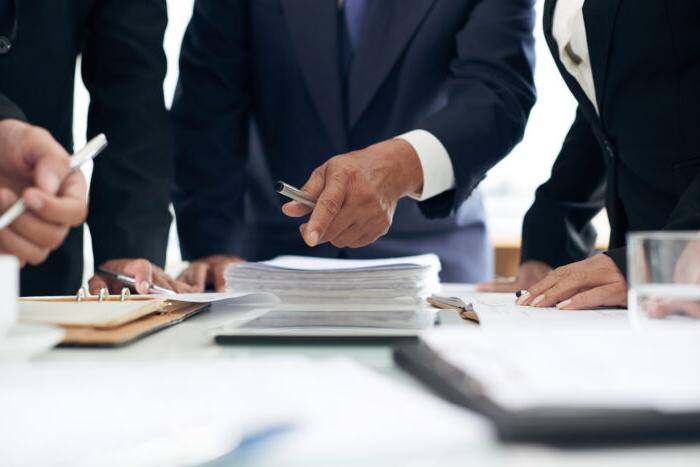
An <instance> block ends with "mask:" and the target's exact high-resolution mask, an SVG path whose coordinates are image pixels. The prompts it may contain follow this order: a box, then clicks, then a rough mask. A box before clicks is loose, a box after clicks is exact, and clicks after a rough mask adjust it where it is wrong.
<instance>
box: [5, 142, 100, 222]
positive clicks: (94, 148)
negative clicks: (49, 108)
mask: <svg viewBox="0 0 700 467" xmlns="http://www.w3.org/2000/svg"><path fill="white" fill-rule="evenodd" d="M106 147H107V137H106V136H105V135H103V134H99V135H97V136H95V137H94V138H93V139H91V140H90V141H89V142H88V143H87V144H86V145H85V147H83V149H81V150H80V151H78V152H76V153H75V154H74V155H73V157H71V159H70V166H69V167H70V171H69V172H68V173H69V174H72V173H73V172H76V171H78V170H80V167H81V166H82V165H83V164H85V163H86V162H89V161H91V160H93V159H94V158H95V157H97V155H98V154H99V153H101V152H102V151H104V149H105V148H106ZM26 210H27V206H26V205H25V204H24V200H22V199H20V200H18V201H17V202H16V203H15V204H13V205H12V206H10V208H9V209H8V210H7V211H5V212H4V213H2V216H0V230H2V229H4V228H6V227H7V226H9V225H10V224H12V223H13V222H14V221H15V219H17V218H18V217H19V216H21V215H22V214H24V211H26Z"/></svg>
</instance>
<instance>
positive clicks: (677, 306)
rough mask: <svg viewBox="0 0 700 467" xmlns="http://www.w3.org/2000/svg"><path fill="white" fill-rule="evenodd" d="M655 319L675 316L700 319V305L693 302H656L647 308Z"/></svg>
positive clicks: (650, 315)
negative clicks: (682, 315)
mask: <svg viewBox="0 0 700 467" xmlns="http://www.w3.org/2000/svg"><path fill="white" fill-rule="evenodd" d="M645 311H646V312H647V313H648V314H649V317H650V318H653V319H664V318H667V317H668V316H671V315H674V314H685V315H688V316H690V317H693V318H700V303H698V302H694V301H691V300H655V301H654V302H653V303H650V304H648V305H647V306H646V307H645Z"/></svg>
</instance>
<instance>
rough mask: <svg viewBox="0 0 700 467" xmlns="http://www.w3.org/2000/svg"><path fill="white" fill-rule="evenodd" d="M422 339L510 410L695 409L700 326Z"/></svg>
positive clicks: (440, 334) (467, 333) (445, 333)
mask: <svg viewBox="0 0 700 467" xmlns="http://www.w3.org/2000/svg"><path fill="white" fill-rule="evenodd" d="M423 339H424V340H425V341H426V342H427V343H428V344H429V345H430V346H431V347H432V348H433V349H435V350H436V351H437V352H439V353H440V354H441V355H442V356H443V358H445V359H446V360H447V361H449V362H450V363H452V364H453V365H455V366H456V367H458V368H460V369H461V370H462V371H464V372H465V373H467V374H468V375H470V376H471V377H473V378H475V379H476V380H477V381H479V382H480V383H481V384H482V385H483V386H484V387H485V392H486V393H487V394H488V395H489V396H490V397H492V398H493V399H495V400H496V401H497V402H498V403H499V404H501V405H503V406H505V407H509V408H511V409H522V408H528V407H539V406H572V407H603V408H605V407H620V408H640V407H641V408H655V409H658V410H664V411H683V410H700V390H699V388H700V365H698V362H697V360H698V355H700V327H698V326H694V327H690V328H682V327H675V326H674V327H669V328H666V329H663V330H661V329H658V330H654V331H645V332H641V331H634V330H632V329H624V328H617V327H610V328H605V327H590V326H583V327H572V328H569V329H566V328H563V327H556V328H551V327H550V328H541V329H534V328H532V327H528V328H521V329H515V328H510V329H499V330H498V331H496V332H487V331H486V330H485V329H484V330H481V329H479V328H474V329H469V328H466V329H465V328H461V329H455V328H452V329H449V330H441V331H437V330H436V331H430V332H428V333H426V334H424V336H423Z"/></svg>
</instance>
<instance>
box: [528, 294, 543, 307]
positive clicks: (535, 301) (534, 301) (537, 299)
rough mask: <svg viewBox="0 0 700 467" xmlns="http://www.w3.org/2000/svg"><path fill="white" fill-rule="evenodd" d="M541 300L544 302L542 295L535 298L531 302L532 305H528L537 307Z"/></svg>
mask: <svg viewBox="0 0 700 467" xmlns="http://www.w3.org/2000/svg"><path fill="white" fill-rule="evenodd" d="M542 300H544V295H540V296H538V297H536V298H535V299H534V300H533V301H532V303H530V306H537V305H539V304H540V303H541V302H542Z"/></svg>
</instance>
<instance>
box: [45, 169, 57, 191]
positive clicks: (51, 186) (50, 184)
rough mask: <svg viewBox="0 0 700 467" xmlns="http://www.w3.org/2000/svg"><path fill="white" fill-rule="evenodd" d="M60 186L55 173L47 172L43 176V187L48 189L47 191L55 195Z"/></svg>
mask: <svg viewBox="0 0 700 467" xmlns="http://www.w3.org/2000/svg"><path fill="white" fill-rule="evenodd" d="M60 187H61V180H59V178H58V177H57V176H56V174H52V173H50V174H47V175H46V177H45V178H44V188H46V190H48V192H49V193H51V194H52V195H55V194H56V193H58V189H59V188H60Z"/></svg>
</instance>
